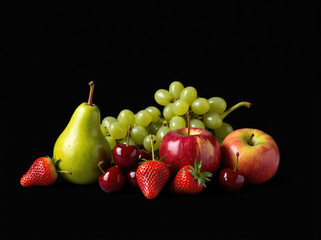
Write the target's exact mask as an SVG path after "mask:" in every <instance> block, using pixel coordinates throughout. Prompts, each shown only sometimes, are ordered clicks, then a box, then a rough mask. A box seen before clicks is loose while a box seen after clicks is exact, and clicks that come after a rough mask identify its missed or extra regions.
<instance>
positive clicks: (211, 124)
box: [203, 112, 222, 129]
mask: <svg viewBox="0 0 321 240" xmlns="http://www.w3.org/2000/svg"><path fill="white" fill-rule="evenodd" d="M203 122H204V124H205V126H206V127H208V128H210V129H215V128H219V127H220V126H221V125H222V118H221V116H220V115H218V114H217V113H215V112H208V113H206V114H205V115H204V116H203Z"/></svg>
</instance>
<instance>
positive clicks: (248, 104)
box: [221, 102, 252, 120]
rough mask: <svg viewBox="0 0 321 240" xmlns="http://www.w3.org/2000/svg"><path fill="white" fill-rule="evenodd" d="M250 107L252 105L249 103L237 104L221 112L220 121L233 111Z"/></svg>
mask: <svg viewBox="0 0 321 240" xmlns="http://www.w3.org/2000/svg"><path fill="white" fill-rule="evenodd" d="M251 105H252V103H250V102H239V103H237V104H235V105H234V106H233V107H231V108H229V109H228V110H226V111H225V112H223V113H222V114H221V118H222V120H223V119H224V118H225V117H226V116H227V115H229V114H230V113H231V112H233V111H234V110H235V109H237V108H239V107H247V108H250V107H251Z"/></svg>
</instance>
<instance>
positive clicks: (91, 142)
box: [53, 82, 111, 184]
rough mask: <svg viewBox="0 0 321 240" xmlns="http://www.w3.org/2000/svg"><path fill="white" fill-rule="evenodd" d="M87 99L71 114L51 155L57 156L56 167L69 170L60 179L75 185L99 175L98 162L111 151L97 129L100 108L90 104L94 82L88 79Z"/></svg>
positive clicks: (108, 159) (98, 127) (104, 158)
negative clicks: (88, 92)
mask: <svg viewBox="0 0 321 240" xmlns="http://www.w3.org/2000/svg"><path fill="white" fill-rule="evenodd" d="M89 85H90V94H89V99H88V102H85V103H82V104H80V105H79V107H78V108H77V109H76V110H75V112H74V113H73V115H72V117H71V119H70V121H69V123H68V125H67V127H66V128H65V129H64V131H63V132H62V133H61V134H60V136H59V137H58V139H57V141H56V143H55V146H54V150H53V156H54V158H55V159H60V161H59V165H58V168H59V169H60V170H65V171H70V172H71V174H64V175H63V176H64V178H65V179H67V180H68V181H70V182H72V183H76V184H89V183H93V182H95V181H97V180H98V178H99V176H100V175H101V174H102V172H101V171H100V169H99V167H98V163H99V162H100V161H103V163H104V165H109V164H110V162H111V150H110V147H109V144H108V142H107V140H106V138H105V137H104V136H103V134H102V132H101V128H100V111H99V108H98V107H97V106H96V105H95V104H93V103H92V97H93V91H94V83H93V82H90V83H89Z"/></svg>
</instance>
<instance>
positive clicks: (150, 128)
mask: <svg viewBox="0 0 321 240" xmlns="http://www.w3.org/2000/svg"><path fill="white" fill-rule="evenodd" d="M161 126H162V122H161V121H157V122H152V123H151V124H150V125H149V126H148V130H147V131H148V132H150V133H151V134H154V135H156V133H157V131H158V129H159V128H160V127H161ZM146 128H147V127H146Z"/></svg>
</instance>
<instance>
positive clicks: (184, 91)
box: [101, 81, 250, 151]
mask: <svg viewBox="0 0 321 240" xmlns="http://www.w3.org/2000/svg"><path fill="white" fill-rule="evenodd" d="M154 98H155V101H156V102H157V103H158V104H159V105H161V106H163V109H162V110H163V111H162V112H161V111H160V110H159V108H157V107H155V106H150V107H147V108H146V109H144V110H141V111H139V112H137V113H136V114H134V113H133V112H132V111H131V110H129V109H124V110H122V111H121V112H120V113H119V114H118V116H117V118H115V117H112V116H107V117H105V118H104V119H103V120H102V123H101V130H102V132H103V134H104V135H105V136H106V138H107V141H108V143H109V145H110V147H111V149H113V148H114V147H115V145H116V144H117V143H124V144H125V143H126V142H127V132H128V131H129V143H128V144H129V145H137V146H138V147H140V148H145V149H146V150H147V151H150V149H151V144H152V143H151V140H150V139H151V138H150V135H153V140H154V141H153V143H154V150H155V151H156V150H157V149H158V148H159V146H160V142H161V141H162V139H163V137H164V136H165V135H166V134H167V133H168V132H170V131H172V130H174V129H179V128H185V127H188V126H187V125H188V122H189V124H190V127H191V128H202V129H207V130H209V131H210V132H212V133H213V134H214V135H215V137H216V138H217V140H218V141H219V142H220V143H221V142H222V141H223V139H224V138H225V137H226V136H227V135H228V134H229V133H230V132H232V131H233V128H232V126H231V125H230V124H228V123H226V122H223V119H224V118H225V117H226V116H227V115H228V114H229V113H230V112H232V111H233V110H235V109H236V108H238V107H240V106H247V107H250V103H248V102H240V103H238V104H236V105H234V106H233V107H231V108H230V109H228V110H226V106H227V104H226V102H225V100H224V99H223V98H221V97H211V98H209V99H206V98H203V97H198V95H197V90H196V89H195V88H194V87H192V86H188V87H184V85H183V84H182V83H181V82H178V81H174V82H172V83H171V84H170V86H169V89H168V90H166V89H159V90H157V91H156V93H155V95H154ZM188 119H189V121H188Z"/></svg>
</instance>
